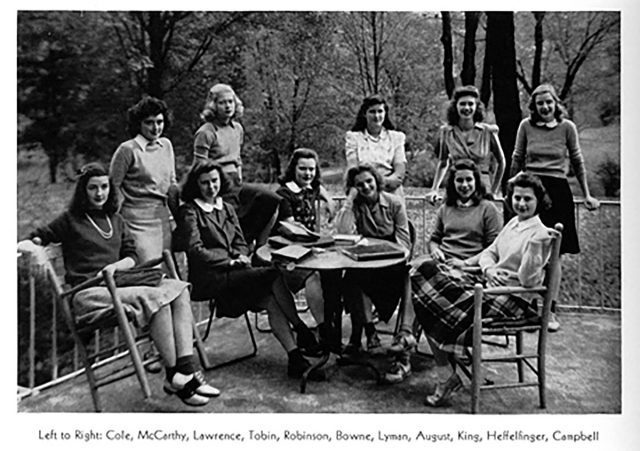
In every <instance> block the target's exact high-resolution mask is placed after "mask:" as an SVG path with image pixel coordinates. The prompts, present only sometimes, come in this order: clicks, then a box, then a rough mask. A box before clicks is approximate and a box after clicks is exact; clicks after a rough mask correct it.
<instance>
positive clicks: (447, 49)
mask: <svg viewBox="0 0 640 451" xmlns="http://www.w3.org/2000/svg"><path fill="white" fill-rule="evenodd" d="M440 42H442V46H443V48H444V59H443V61H442V65H443V66H444V89H445V91H446V92H447V97H449V98H450V97H451V95H452V94H453V89H454V88H455V82H454V80H453V40H452V38H451V13H449V12H447V11H442V37H441V38H440Z"/></svg>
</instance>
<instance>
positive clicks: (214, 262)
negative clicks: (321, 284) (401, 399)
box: [175, 160, 321, 379]
mask: <svg viewBox="0 0 640 451" xmlns="http://www.w3.org/2000/svg"><path fill="white" fill-rule="evenodd" d="M224 186H227V182H226V174H225V173H224V170H223V168H222V167H221V166H220V165H219V164H217V163H215V162H213V161H211V160H205V161H199V162H197V163H196V164H195V165H194V166H193V167H192V168H191V170H190V171H189V173H188V175H187V179H186V182H185V184H184V188H183V190H182V194H181V197H182V200H183V201H184V203H183V204H182V205H181V206H180V208H179V212H178V220H177V221H178V227H177V229H176V233H175V245H176V248H177V249H179V250H184V251H186V253H187V260H188V263H189V282H191V284H192V285H193V290H192V292H191V297H192V299H193V300H195V301H200V300H206V299H211V298H215V300H216V315H217V316H218V317H228V318H236V317H238V316H240V315H242V314H243V313H245V312H247V311H261V310H263V309H266V310H267V313H268V316H269V323H270V325H271V328H272V329H273V333H274V335H275V337H276V338H277V340H278V341H279V342H280V344H281V345H282V347H283V348H284V350H285V351H286V352H287V355H288V357H289V365H288V369H287V373H288V375H289V377H292V378H299V377H301V376H302V374H303V373H304V372H305V371H306V370H307V369H308V368H309V366H310V364H309V362H308V361H307V360H306V359H305V358H304V357H303V355H302V354H303V353H307V354H312V355H313V354H317V353H318V352H319V347H318V343H317V340H316V338H315V336H314V335H313V333H312V332H311V331H310V330H309V328H307V326H306V325H305V324H304V322H303V321H302V320H301V319H300V317H299V316H298V313H297V311H296V307H295V304H294V301H293V296H292V295H291V292H290V291H289V288H288V287H287V285H286V283H285V281H284V278H283V276H282V273H281V272H280V270H279V269H278V268H276V267H275V266H268V267H258V268H256V267H252V265H251V260H250V258H249V257H248V254H249V249H248V247H247V243H246V242H245V240H244V236H243V234H242V230H241V228H240V223H239V221H238V217H237V215H236V213H235V210H234V208H233V207H232V206H231V205H230V204H228V203H227V202H225V201H224V200H223V198H222V194H223V192H222V188H223V187H224ZM289 324H292V325H293V328H294V330H295V331H296V333H297V337H296V338H294V336H293V334H292V331H291V328H290V326H289ZM312 377H315V378H316V379H318V378H320V377H321V376H320V373H314V374H313V375H312Z"/></svg>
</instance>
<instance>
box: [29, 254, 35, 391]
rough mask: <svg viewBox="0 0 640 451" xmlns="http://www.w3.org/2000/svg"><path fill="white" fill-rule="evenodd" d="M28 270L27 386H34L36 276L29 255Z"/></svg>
mask: <svg viewBox="0 0 640 451" xmlns="http://www.w3.org/2000/svg"><path fill="white" fill-rule="evenodd" d="M27 258H28V259H29V264H28V265H27V268H28V271H29V388H31V389H33V387H35V386H36V374H35V367H36V278H35V275H34V270H35V268H34V264H33V262H32V261H31V258H30V257H27Z"/></svg>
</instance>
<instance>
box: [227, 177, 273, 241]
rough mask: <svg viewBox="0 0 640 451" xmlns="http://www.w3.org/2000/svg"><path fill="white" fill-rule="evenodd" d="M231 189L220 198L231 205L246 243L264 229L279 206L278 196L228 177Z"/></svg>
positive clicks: (258, 186)
mask: <svg viewBox="0 0 640 451" xmlns="http://www.w3.org/2000/svg"><path fill="white" fill-rule="evenodd" d="M230 184H231V189H230V190H229V192H227V193H225V194H224V195H223V196H222V198H223V200H224V201H226V202H229V203H230V204H231V205H233V208H234V209H235V210H236V214H237V215H238V219H239V220H240V227H241V228H242V233H243V235H244V238H245V240H246V241H247V243H252V242H253V241H254V240H255V239H256V238H257V237H258V236H259V235H260V233H261V232H262V231H263V230H264V229H265V227H266V226H267V224H269V221H270V220H271V218H272V217H273V216H274V214H275V213H276V211H277V210H278V206H279V205H280V200H281V198H280V196H278V195H277V194H276V193H274V192H273V191H269V190H268V189H266V188H263V187H262V186H260V185H256V184H253V183H242V184H240V183H239V182H238V180H236V179H234V178H233V177H230Z"/></svg>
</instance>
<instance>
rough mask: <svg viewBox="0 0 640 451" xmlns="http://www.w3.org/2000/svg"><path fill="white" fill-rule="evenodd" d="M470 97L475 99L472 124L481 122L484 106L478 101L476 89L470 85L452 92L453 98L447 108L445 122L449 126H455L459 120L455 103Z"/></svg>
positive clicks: (478, 95)
mask: <svg viewBox="0 0 640 451" xmlns="http://www.w3.org/2000/svg"><path fill="white" fill-rule="evenodd" d="M465 96H471V97H475V99H476V111H475V113H473V122H474V123H475V122H482V121H483V119H484V104H483V103H482V102H481V101H480V93H479V92H478V88H476V87H475V86H472V85H467V86H460V87H458V88H456V89H455V90H454V91H453V96H451V100H450V101H449V105H448V106H447V122H448V123H449V125H457V124H458V121H459V120H460V115H459V114H458V108H457V103H458V100H460V99H461V98H462V97H465Z"/></svg>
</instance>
